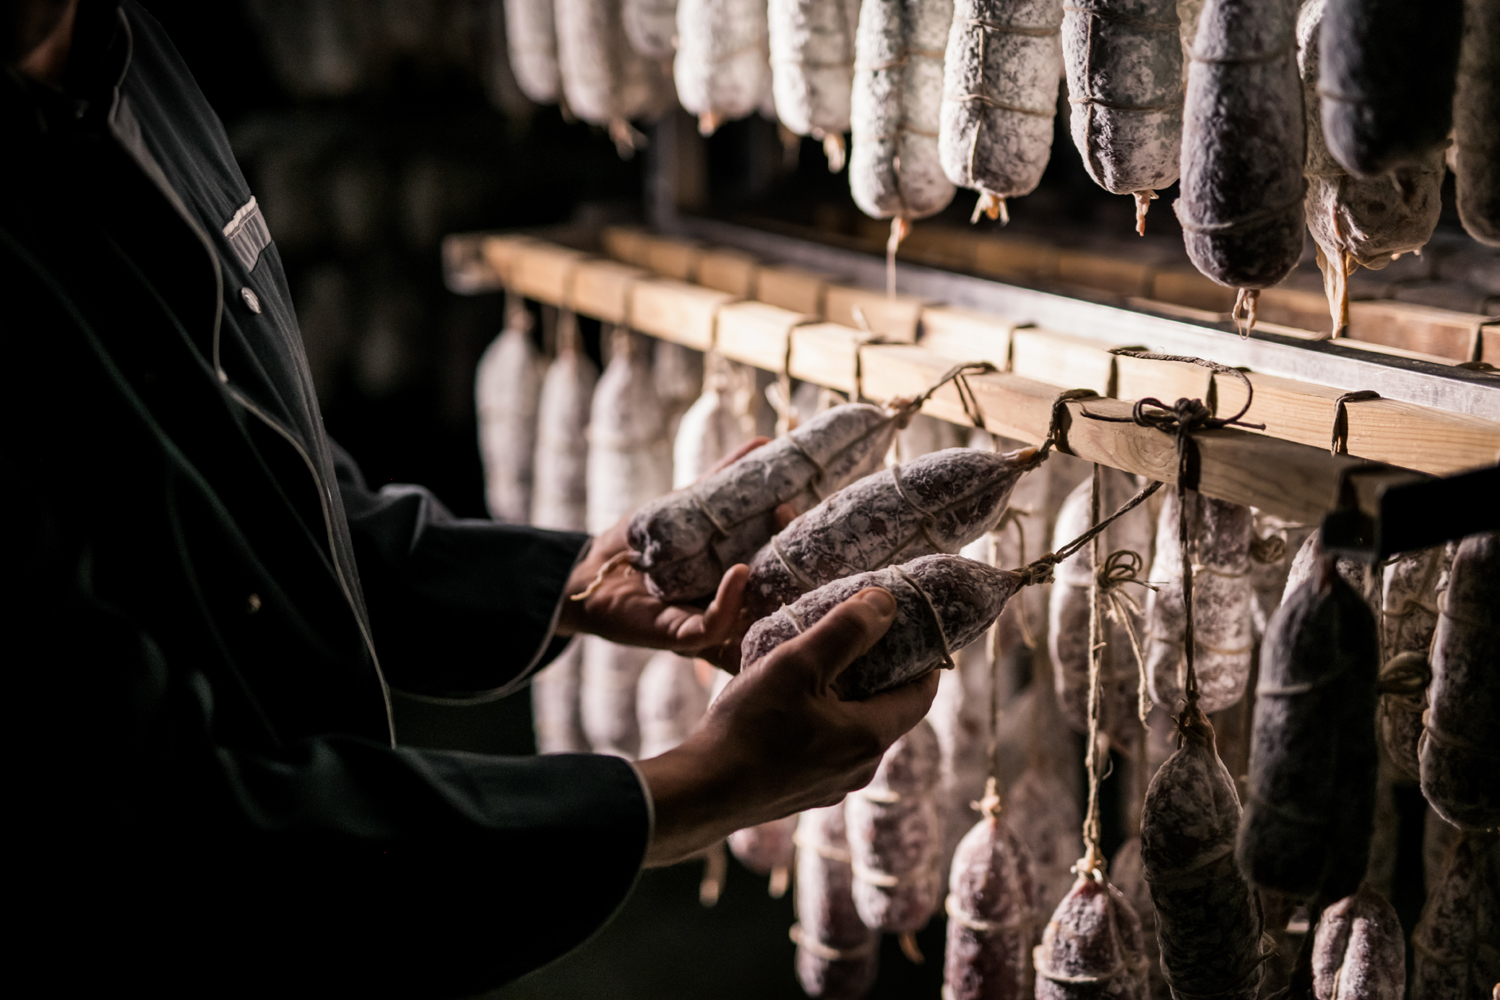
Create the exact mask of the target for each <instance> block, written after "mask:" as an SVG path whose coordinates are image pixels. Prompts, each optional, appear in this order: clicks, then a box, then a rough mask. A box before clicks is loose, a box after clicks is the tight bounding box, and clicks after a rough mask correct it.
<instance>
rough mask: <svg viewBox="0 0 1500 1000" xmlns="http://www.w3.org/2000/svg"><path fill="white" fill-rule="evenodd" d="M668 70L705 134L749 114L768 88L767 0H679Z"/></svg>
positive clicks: (678, 94)
mask: <svg viewBox="0 0 1500 1000" xmlns="http://www.w3.org/2000/svg"><path fill="white" fill-rule="evenodd" d="M672 75H673V77H674V78H675V79H676V81H677V99H678V101H680V102H681V103H682V106H683V108H684V109H685V110H686V111H687V112H688V113H689V114H691V115H694V116H696V117H697V119H698V130H699V131H700V132H702V133H703V134H704V135H711V134H712V133H713V131H714V130H715V129H716V128H718V126H719V124H720V123H721V122H726V121H733V120H735V119H737V118H744V117H745V116H746V115H749V114H753V113H754V112H755V110H756V109H757V108H759V107H760V104H761V101H762V100H764V99H765V97H766V95H767V94H768V93H770V90H771V63H770V52H769V49H768V42H767V39H766V0H678V3H677V56H676V58H675V59H674V60H673V63H672Z"/></svg>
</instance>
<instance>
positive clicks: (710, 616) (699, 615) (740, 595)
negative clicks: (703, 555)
mask: <svg viewBox="0 0 1500 1000" xmlns="http://www.w3.org/2000/svg"><path fill="white" fill-rule="evenodd" d="M749 579H750V567H749V566H746V565H745V564H743V563H740V564H739V565H737V566H731V567H730V569H729V572H728V573H725V574H724V578H723V579H722V580H720V581H719V591H718V593H717V594H715V595H714V599H713V601H711V602H710V603H709V605H708V607H707V608H705V609H704V610H703V611H702V612H699V611H698V610H697V609H696V608H685V607H680V606H676V605H673V606H669V607H668V608H667V611H666V614H665V615H664V617H665V618H666V619H667V621H666V623H665V624H666V625H667V628H668V630H669V631H670V633H671V634H672V636H673V637H674V638H675V639H676V648H678V649H681V650H684V651H697V650H702V649H705V648H707V647H711V646H717V645H719V644H721V643H723V642H724V641H725V640H727V639H729V638H730V637H731V634H732V633H733V631H734V628H735V625H736V623H737V622H738V621H739V617H740V604H741V603H742V602H743V600H744V597H745V584H746V583H747V582H748V581H749Z"/></svg>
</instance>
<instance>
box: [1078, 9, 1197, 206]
mask: <svg viewBox="0 0 1500 1000" xmlns="http://www.w3.org/2000/svg"><path fill="white" fill-rule="evenodd" d="M1063 10H1064V11H1065V12H1066V13H1065V14H1064V15H1063V22H1062V48H1063V62H1064V64H1065V65H1066V67H1067V73H1068V101H1069V103H1070V104H1072V114H1071V116H1070V125H1071V131H1072V133H1073V145H1075V146H1077V147H1078V152H1079V153H1080V154H1081V155H1082V156H1083V165H1084V166H1085V167H1086V168H1087V169H1088V172H1089V176H1091V177H1092V178H1094V181H1095V183H1097V184H1098V185H1099V186H1100V187H1102V188H1104V190H1106V191H1109V192H1111V193H1113V194H1128V195H1134V197H1135V206H1136V208H1135V212H1136V231H1137V232H1139V233H1143V234H1144V233H1145V231H1146V209H1147V207H1148V206H1149V205H1150V204H1151V200H1152V199H1153V198H1155V197H1156V191H1157V190H1158V189H1160V188H1164V187H1167V186H1169V185H1170V184H1171V183H1172V182H1173V181H1175V180H1176V179H1177V171H1178V160H1179V150H1180V149H1181V146H1182V139H1183V120H1182V89H1181V80H1182V46H1181V43H1180V42H1179V41H1178V26H1179V24H1180V22H1179V21H1178V18H1177V4H1176V0H1124V2H1122V0H1079V2H1077V3H1069V4H1065V5H1064V7H1063Z"/></svg>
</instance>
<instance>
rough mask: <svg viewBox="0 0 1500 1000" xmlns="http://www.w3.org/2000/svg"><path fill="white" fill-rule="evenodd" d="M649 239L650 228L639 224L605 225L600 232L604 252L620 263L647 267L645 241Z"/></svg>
mask: <svg viewBox="0 0 1500 1000" xmlns="http://www.w3.org/2000/svg"><path fill="white" fill-rule="evenodd" d="M650 239H651V232H650V230H647V229H644V228H642V227H640V226H605V227H604V231H603V232H602V233H601V234H600V242H601V243H602V244H603V245H604V252H605V253H606V254H608V255H609V256H611V257H613V258H614V259H615V260H617V261H620V262H621V263H622V264H634V265H635V266H636V267H648V266H649V263H648V262H647V260H646V243H647V241H649V240H650Z"/></svg>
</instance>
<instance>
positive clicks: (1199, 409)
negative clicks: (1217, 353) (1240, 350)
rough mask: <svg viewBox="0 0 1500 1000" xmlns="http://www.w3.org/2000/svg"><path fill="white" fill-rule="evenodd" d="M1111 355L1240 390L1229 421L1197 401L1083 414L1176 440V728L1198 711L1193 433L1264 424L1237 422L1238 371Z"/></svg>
mask: <svg viewBox="0 0 1500 1000" xmlns="http://www.w3.org/2000/svg"><path fill="white" fill-rule="evenodd" d="M1111 353H1114V354H1120V355H1123V356H1126V357H1132V358H1142V359H1145V360H1149V361H1179V362H1185V363H1187V364H1193V365H1198V366H1200V367H1203V368H1207V369H1209V370H1210V371H1212V372H1215V373H1217V374H1222V375H1233V376H1234V377H1236V378H1238V379H1239V380H1240V381H1241V382H1242V383H1244V386H1245V405H1244V406H1242V407H1240V410H1239V412H1238V413H1236V414H1235V415H1234V416H1232V417H1216V416H1214V414H1213V411H1212V410H1211V409H1210V408H1209V407H1208V406H1207V405H1206V404H1205V403H1204V402H1203V400H1201V399H1179V400H1177V402H1176V403H1174V404H1173V405H1171V406H1167V405H1166V404H1165V403H1163V402H1162V401H1161V400H1159V399H1155V398H1146V399H1140V400H1137V401H1136V404H1135V407H1134V408H1133V410H1132V411H1131V415H1130V416H1129V417H1111V416H1107V415H1105V414H1102V413H1091V412H1090V411H1089V410H1088V409H1086V408H1085V409H1084V411H1083V415H1084V416H1086V417H1088V418H1089V419H1091V420H1104V421H1108V422H1110V423H1134V424H1137V425H1138V426H1141V427H1154V428H1156V429H1157V430H1159V431H1161V432H1163V433H1165V434H1172V435H1174V436H1175V437H1176V439H1177V546H1178V550H1179V554H1180V556H1181V559H1182V608H1183V614H1184V616H1185V617H1186V619H1187V625H1186V628H1185V630H1184V635H1183V639H1184V643H1185V646H1186V664H1185V670H1184V678H1183V685H1182V688H1183V696H1184V705H1183V710H1182V714H1181V715H1179V717H1178V725H1179V728H1180V727H1181V726H1182V725H1183V723H1184V721H1185V720H1187V719H1188V718H1189V717H1190V716H1191V715H1193V713H1194V712H1196V710H1197V708H1198V674H1197V671H1196V670H1195V669H1194V667H1193V652H1194V646H1195V645H1196V641H1195V639H1194V637H1193V631H1194V629H1193V561H1192V559H1191V558H1190V557H1189V551H1188V504H1187V494H1188V491H1189V490H1195V489H1197V488H1198V475H1199V471H1200V469H1199V466H1200V464H1201V463H1200V460H1199V455H1198V444H1197V442H1196V441H1195V440H1194V439H1193V435H1194V434H1195V433H1197V432H1198V431H1204V430H1218V429H1219V428H1222V427H1230V426H1235V427H1249V428H1254V429H1256V430H1265V424H1253V423H1249V422H1247V421H1245V420H1243V419H1242V418H1243V417H1244V416H1245V414H1246V413H1248V412H1250V404H1251V402H1252V400H1253V399H1254V397H1255V387H1254V386H1253V385H1251V383H1250V380H1249V379H1248V378H1246V377H1245V373H1244V372H1242V371H1239V370H1238V369H1235V368H1230V367H1229V366H1228V365H1221V364H1218V363H1217V362H1214V361H1205V360H1204V359H1202V358H1194V357H1189V356H1186V355H1177V354H1149V353H1146V352H1144V351H1126V350H1117V351H1113V352H1111Z"/></svg>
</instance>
